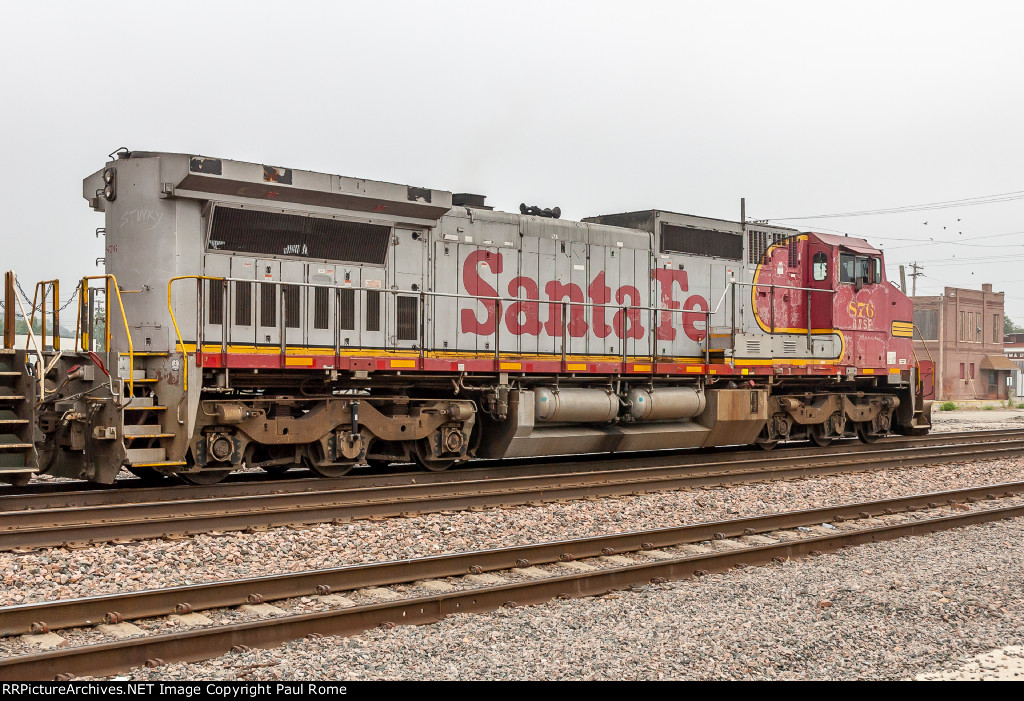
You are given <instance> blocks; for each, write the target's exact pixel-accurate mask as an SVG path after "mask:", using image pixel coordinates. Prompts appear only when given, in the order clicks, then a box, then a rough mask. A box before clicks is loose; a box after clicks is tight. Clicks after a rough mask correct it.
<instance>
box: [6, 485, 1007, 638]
mask: <svg viewBox="0 0 1024 701" xmlns="http://www.w3.org/2000/svg"><path fill="white" fill-rule="evenodd" d="M1019 494H1024V482H1008V483H1002V484H992V485H984V486H981V487H970V488H967V489H956V490H951V491H943V492H930V493H925V494H917V495H912V496H907V497H897V498H894V499H884V500H879V501H870V502H860V503H853V504H843V505H840V506H827V507H821V508H816V509H803V510H799V511H788V512H783V513H775V514H769V515H766V516H753V517H747V518H739V519H729V520H726V521H712V522H705V523H698V524H691V525H685V526H676V527H670V528H658V529H652V530H645V531H632V532H627V533H620V534H615V535H603V536H596V537H589V538H575V539H571V540H564V541H557V542H546V543H538V544H533V545H525V546H515V547H507V548H498V549H494V550H486V551H473V552H463V553H454V554H448V555H436V556H430V557H424V558H417V559H415V560H397V561H389V562H381V563H372V564H355V565H346V566H343V567H334V568H330V569H322V570H307V571H303V572H289V573H285V574H276V575H265V576H261V577H250V578H245V579H237V580H225V581H217V582H207V583H203V584H194V585H183V586H177V587H168V588H165V589H151V590H142V591H135V592H127V593H117V594H107V595H100V596H92V597H85V598H78V599H68V600H63V601H48V602H42V603H35V604H22V605H18V606H6V607H2V608H0V635H17V634H22V633H29V632H31V631H32V630H34V629H36V630H41V629H49V630H58V629H61V628H72V627H76V626H85V625H90V624H93V623H97V622H100V621H107V622H110V621H113V620H118V619H120V620H133V619H138V618H151V617H154V616H164V615H169V614H172V613H183V612H187V611H201V610H206V609H212V608H221V607H228V606H237V605H240V604H244V603H246V602H249V601H255V600H260V601H264V602H266V601H277V600H280V599H289V598H293V597H299V596H309V595H324V594H329V593H331V592H337V591H342V590H353V589H361V588H364V587H374V586H386V585H393V584H400V583H403V582H409V581H413V580H416V579H430V578H437V577H454V576H459V575H464V574H468V573H471V572H488V571H495V570H503V569H509V568H512V567H524V566H527V565H531V566H532V565H538V564H549V563H552V562H559V561H562V562H564V561H569V560H578V559H581V558H589V557H597V556H599V555H611V554H621V553H627V552H638V551H641V550H651V549H654V548H665V547H671V546H676V545H682V544H685V543H695V542H700V541H704V540H712V539H716V540H717V539H722V538H734V537H738V536H743V535H753V534H755V533H767V532H771V531H779V530H784V529H791V528H796V527H798V526H810V525H814V524H820V523H825V522H830V521H847V520H852V519H858V518H866V517H870V516H876V515H882V514H890V513H895V512H901V511H912V510H917V509H921V508H925V507H928V508H936V507H938V506H940V505H946V504H952V503H959V502H962V501H972V500H973V501H977V500H980V499H995V498H998V497H1001V496H1013V495H1019Z"/></svg>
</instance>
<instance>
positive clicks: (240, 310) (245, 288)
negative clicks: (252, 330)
mask: <svg viewBox="0 0 1024 701" xmlns="http://www.w3.org/2000/svg"><path fill="white" fill-rule="evenodd" d="M235 325H236V326H252V283H251V282H236V283H235Z"/></svg>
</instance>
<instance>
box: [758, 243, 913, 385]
mask: <svg viewBox="0 0 1024 701" xmlns="http://www.w3.org/2000/svg"><path fill="white" fill-rule="evenodd" d="M754 282H755V284H754V286H753V290H752V295H751V296H752V298H753V304H754V309H755V312H756V317H757V320H758V323H759V324H760V326H761V327H762V328H763V329H764V330H765V331H766V332H768V333H773V334H783V335H788V334H792V335H801V336H806V335H807V334H808V322H810V332H809V333H810V334H811V335H812V336H815V337H817V336H825V335H830V334H831V335H835V334H838V336H839V337H840V338H841V339H842V343H841V345H840V346H839V347H835V348H834V351H835V354H834V357H833V358H831V359H829V360H827V361H826V362H831V363H834V364H837V365H841V366H846V367H853V368H869V369H880V368H888V369H889V371H893V370H894V369H895V370H907V369H910V368H911V367H913V365H914V361H913V357H914V356H913V347H912V334H911V332H910V330H909V328H910V324H911V323H912V318H913V311H912V303H911V301H910V299H909V298H908V297H907V296H906V295H905V294H903V292H902V291H900V290H899V289H898V288H897V287H895V286H894V285H893V284H892V283H890V282H889V281H888V280H887V279H886V277H885V262H884V255H883V253H882V252H881V251H880V250H878V249H876V248H874V247H872V246H871V245H869V244H868V243H867V242H866V241H863V240H862V239H855V238H848V237H841V236H831V235H827V234H815V233H811V234H801V235H799V236H796V237H793V238H791V239H788V240H787V241H785V242H783V243H782V244H777V245H775V246H772V247H771V248H770V249H769V251H768V252H767V253H766V254H765V259H764V260H763V262H762V263H761V264H760V265H759V266H758V270H757V273H756V275H755V279H754ZM773 287H774V289H773ZM792 288H803V289H792ZM777 364H785V361H778V363H777Z"/></svg>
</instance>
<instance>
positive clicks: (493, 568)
mask: <svg viewBox="0 0 1024 701" xmlns="http://www.w3.org/2000/svg"><path fill="white" fill-rule="evenodd" d="M1020 516H1024V482H1013V483H1006V484H996V485H986V486H982V487H974V488H969V489H960V490H954V491H945V492H934V493H930V494H921V495H916V496H911V497H902V498H898V499H887V500H882V501H875V502H865V503H858V504H847V505H842V506H835V507H826V508H819V509H810V510H803V511H795V512H788V513H782V514H773V515H769V516H762V517H753V518H743V519H734V520H728V521H718V522H710V523H704V524H696V525H690V526H682V527H677V528H666V529H658V530H651V531H639V532H633V533H624V534H617V535H610V536H599V537H594V538H583V539H575V540H567V541H559V542H551V543H541V544H534V545H526V546H519V547H512V548H501V549H497V550H490V551H480V552H472V553H457V554H453V555H445V556H435V557H428V558H422V559H416V560H404V561H398V562H386V563H378V564H370V565H353V566H349V567H342V568H335V569H330V570H319V571H311V572H301V573H293V574H285V575H274V576H266V577H258V578H251V579H245V580H237V581H229V582H214V583H209V584H202V585H194V586H184V587H175V588H171V589H165V590H159V591H143V592H132V593H127V594H117V595H109V596H99V597H91V598H87V599H78V600H72V601H63V602H48V603H42V604H31V605H24V606H17V607H6V608H0V632H2V633H3V634H6V635H11V634H17V633H23V632H25V631H27V630H30V629H32V628H33V624H34V627H35V629H36V630H45V629H59V628H64V627H71V626H81V625H85V624H88V623H90V622H92V621H96V620H101V619H102V618H106V619H108V620H110V619H112V620H114V621H120V620H125V619H131V618H138V617H146V616H162V615H166V614H168V613H172V612H175V611H177V612H178V613H183V612H194V611H198V610H203V609H210V608H215V607H224V606H235V605H238V604H241V603H244V602H246V601H248V602H253V601H260V602H263V601H271V600H278V599H287V598H291V597H296V596H310V595H314V596H319V597H324V598H325V601H326V599H327V598H328V597H334V599H333V600H332V601H330V602H329V603H330V605H331V608H327V609H325V610H320V611H314V612H311V613H298V614H285V615H282V616H275V617H273V618H267V619H261V620H256V621H246V622H241V623H230V624H227V625H211V626H204V627H197V628H193V629H190V630H185V631H181V632H176V633H163V634H157V635H150V636H144V637H133V638H130V639H127V640H123V641H119V642H109V643H100V644H87V645H82V646H76V647H67V648H58V649H55V650H51V651H48V652H42V653H36V654H29V655H18V656H13V657H8V658H6V659H2V660H0V679H4V680H15V679H44V678H54V676H55V675H56V676H57V677H58V678H68V677H70V676H74V675H82V674H89V675H92V676H100V675H105V674H111V673H114V672H119V671H123V670H125V669H129V668H131V667H133V666H140V665H144V664H148V665H149V666H156V665H160V664H164V663H167V662H174V661H198V660H203V659H209V658H211V657H215V656H218V655H221V654H224V653H227V652H230V651H232V650H236V651H238V650H247V649H249V648H252V647H272V646H275V645H278V644H280V643H282V642H286V641H288V640H295V639H298V638H302V637H304V636H314V635H316V636H319V635H351V634H355V633H359V632H362V631H364V630H367V629H370V628H373V627H377V626H386V627H390V626H393V625H396V624H403V625H404V624H421V623H429V622H434V621H437V620H440V619H442V618H444V617H445V616H447V615H450V614H453V613H475V612H481V611H488V610H493V609H496V608H498V607H500V606H508V605H522V604H534V603H541V602H543V601H547V600H550V599H553V598H571V597H579V596H593V595H599V594H604V593H607V592H610V591H614V590H620V589H625V588H628V587H631V586H637V585H644V584H648V583H652V582H653V583H659V582H662V581H665V580H667V579H680V578H688V577H697V576H703V575H706V574H709V573H713V572H722V571H726V570H728V569H730V568H733V567H737V566H752V565H758V564H765V563H769V562H772V561H776V560H786V559H791V558H796V557H804V556H808V555H815V554H821V553H825V552H831V551H835V550H837V549H839V548H842V547H847V546H851V545H858V544H862V543H869V542H874V541H880V540H888V539H892V538H897V537H903V536H907V535H920V534H925V533H931V532H935V531H939V530H945V529H949V528H957V527H961V526H965V525H971V524H975V523H984V522H989V521H994V520H1000V519H1006V518H1016V517H1020ZM794 529H795V530H794ZM695 543H699V544H700V545H693V544H695ZM545 567H546V571H545V570H544V569H542V568H545ZM506 570H507V573H506V575H507V576H506V577H504V578H503V580H502V581H501V582H500V583H496V584H491V585H483V586H481V585H480V584H479V580H480V578H481V577H482V576H483V575H484V574H485V573H494V572H504V571H506ZM467 575H468V576H467ZM490 576H492V577H496V576H497V575H493V574H492V575H490ZM442 577H448V578H451V577H460V579H459V580H458V582H457V583H456V584H452V583H450V582H448V583H445V582H440V580H439V579H438V578H442ZM472 577H476V578H477V580H475V581H471V582H469V583H468V586H466V584H467V581H466V580H470V579H471V578H472ZM416 581H420V582H421V587H420V588H421V589H424V588H428V587H427V586H426V585H427V584H429V583H434V587H433V589H434V590H436V589H437V588H438V586H437V585H438V584H443V585H445V586H444V588H445V589H447V591H444V592H443V593H436V591H435V593H428V594H426V595H413V596H411V597H409V596H402V595H401V594H399V595H397V598H396V599H395V600H380V596H379V594H376V595H375V596H376V597H377V598H376V599H373V598H372V597H370V596H369V595H363V594H361V592H370V591H376V592H380V591H381V589H380V587H384V586H390V585H395V584H398V583H404V582H416ZM352 590H356V591H354V592H352ZM338 591H345V592H346V594H348V595H351V596H352V597H353V599H354V600H353V599H348V598H345V597H339V596H338V595H337V593H336V592H338Z"/></svg>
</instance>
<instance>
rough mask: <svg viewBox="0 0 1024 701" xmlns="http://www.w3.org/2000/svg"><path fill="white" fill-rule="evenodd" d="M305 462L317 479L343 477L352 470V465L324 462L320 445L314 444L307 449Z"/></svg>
mask: <svg viewBox="0 0 1024 701" xmlns="http://www.w3.org/2000/svg"><path fill="white" fill-rule="evenodd" d="M303 461H304V462H305V464H306V467H308V468H309V469H310V470H312V471H313V474H315V475H316V476H317V477H327V478H331V477H342V476H344V475H347V474H348V473H349V472H351V470H352V465H332V464H331V463H326V464H325V462H324V456H323V454H322V450H321V448H320V444H319V443H314V444H312V445H310V446H309V447H308V448H306V453H305V455H304V456H303Z"/></svg>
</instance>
